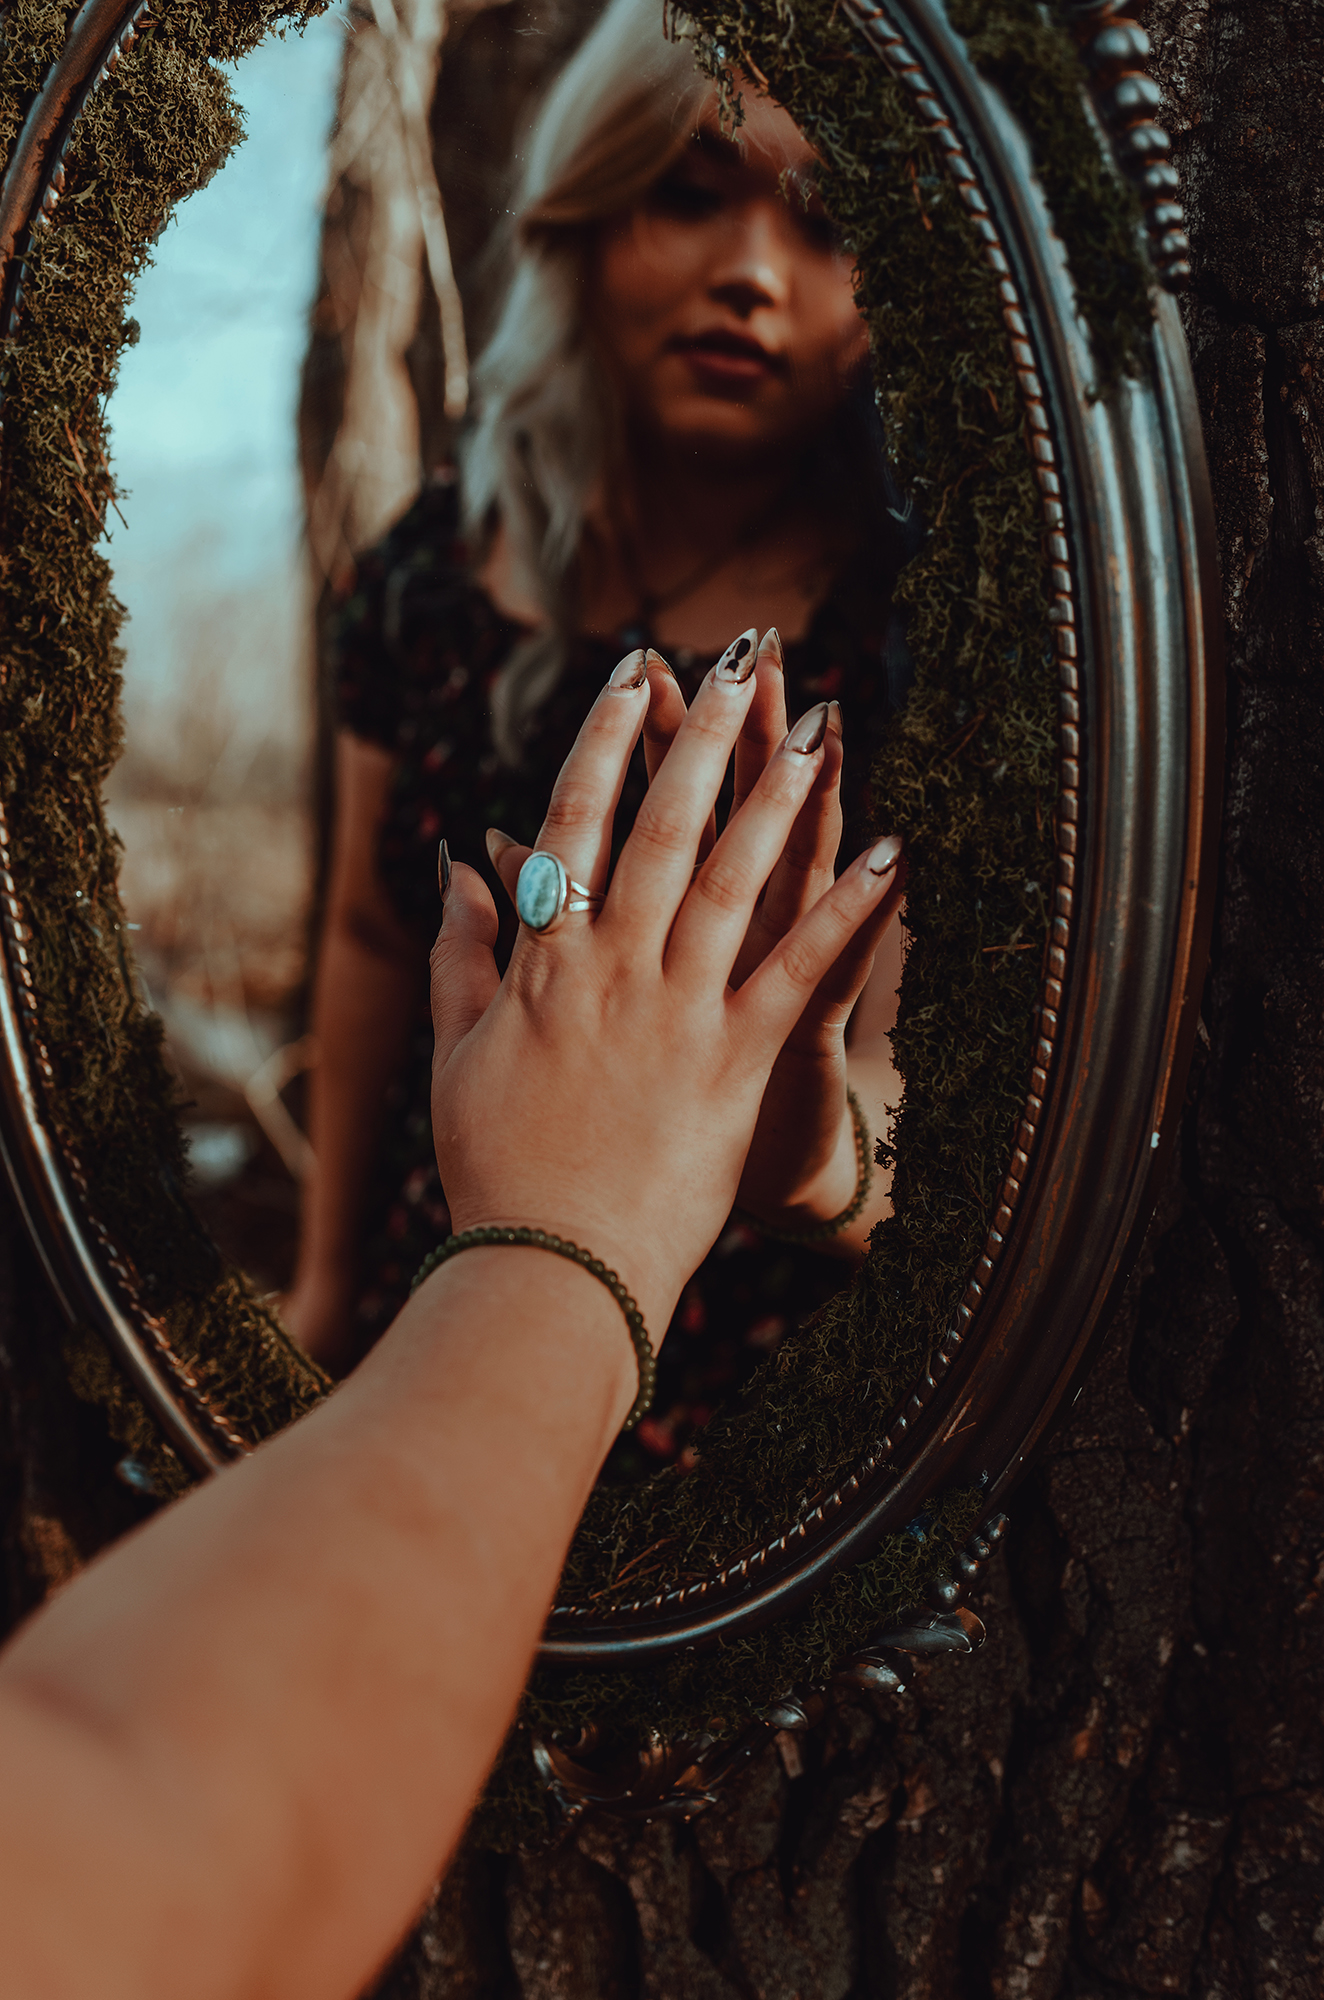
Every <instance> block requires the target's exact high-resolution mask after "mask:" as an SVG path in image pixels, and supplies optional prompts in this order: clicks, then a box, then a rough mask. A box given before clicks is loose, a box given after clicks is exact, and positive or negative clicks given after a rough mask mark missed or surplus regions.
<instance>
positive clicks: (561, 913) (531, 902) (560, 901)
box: [515, 848, 602, 937]
mask: <svg viewBox="0 0 1324 2000" xmlns="http://www.w3.org/2000/svg"><path fill="white" fill-rule="evenodd" d="M601 901H602V898H601V896H595V895H594V894H593V891H592V890H591V889H586V888H585V887H584V885H583V883H582V882H572V881H571V880H570V877H569V876H568V875H567V874H566V871H565V863H564V862H563V861H562V860H561V859H560V857H559V856H558V855H555V854H549V853H548V852H547V850H546V848H538V849H536V850H535V851H534V853H532V854H531V855H530V856H529V858H528V860H527V861H526V862H525V863H524V866H523V867H522V868H521V869H520V871H519V881H518V882H517V883H516V884H515V909H516V911H517V913H518V915H519V920H520V922H521V923H522V924H523V925H525V927H526V928H527V929H528V930H531V931H537V933H538V935H539V936H540V937H545V936H546V935H547V933H548V931H554V930H556V929H557V928H558V926H559V925H561V924H563V923H564V922H565V920H566V918H567V917H574V916H579V915H580V914H581V913H582V912H583V911H585V910H591V909H592V908H593V907H594V905H595V904H597V903H600V902H601Z"/></svg>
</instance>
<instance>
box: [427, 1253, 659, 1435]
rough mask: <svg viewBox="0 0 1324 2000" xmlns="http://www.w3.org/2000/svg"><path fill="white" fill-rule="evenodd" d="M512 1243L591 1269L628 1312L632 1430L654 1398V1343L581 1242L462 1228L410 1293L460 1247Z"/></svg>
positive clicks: (621, 1290) (627, 1425)
mask: <svg viewBox="0 0 1324 2000" xmlns="http://www.w3.org/2000/svg"><path fill="white" fill-rule="evenodd" d="M511 1245H526V1246H527V1247H528V1248H529V1249H531V1250H550V1251H551V1252H552V1253H553V1255H554V1256H557V1257H566V1258H568V1259H569V1260H570V1262H571V1263H572V1264H578V1265H579V1267H580V1269H581V1270H584V1271H587V1272H589V1274H590V1275H591V1276H592V1277H594V1278H596V1279H597V1280H598V1281H599V1283H600V1284H603V1285H605V1286H606V1287H607V1290H608V1291H609V1292H610V1293H611V1295H612V1297H613V1298H614V1299H615V1301H616V1303H617V1305H618V1306H619V1307H620V1309H621V1311H622V1312H623V1313H624V1314H625V1324H626V1325H627V1326H628V1327H629V1329H630V1340H631V1343H632V1345H633V1347H634V1355H635V1360H636V1361H637V1362H638V1364H639V1393H638V1395H637V1396H636V1397H635V1399H634V1401H633V1403H632V1404H631V1405H630V1414H629V1416H628V1417H627V1418H626V1419H625V1422H624V1423H623V1424H622V1426H621V1429H622V1430H627V1431H632V1430H633V1429H634V1427H635V1425H636V1424H637V1423H638V1422H639V1420H640V1418H641V1417H642V1416H643V1414H644V1412H645V1411H646V1410H647V1408H648V1406H649V1404H650V1403H651V1402H652V1400H653V1390H654V1387H655V1384H656V1381H657V1363H656V1361H655V1360H654V1358H653V1345H652V1342H651V1341H650V1340H649V1338H648V1329H647V1327H646V1326H645V1325H644V1316H643V1314H642V1313H641V1312H640V1310H639V1308H638V1306H637V1305H636V1304H635V1302H634V1300H633V1299H632V1298H631V1297H630V1294H629V1293H628V1292H627V1291H626V1289H625V1287H624V1285H623V1284H622V1283H621V1281H620V1279H619V1278H618V1277H617V1275H616V1273H615V1271H613V1270H612V1269H611V1267H610V1266H609V1265H607V1264H604V1263H603V1261H602V1259H601V1258H600V1257H595V1256H594V1255H593V1252H592V1251H591V1250H583V1249H581V1248H580V1246H579V1244H578V1243H567V1242H566V1240H565V1238H564V1237H563V1236H550V1235H549V1234H548V1232H547V1231H546V1230H545V1229H500V1228H483V1229H462V1230H461V1231H460V1233H459V1235H458V1236H448V1237H447V1238H446V1241H445V1242H444V1243H439V1244H438V1245H437V1248H436V1249H435V1250H430V1251H429V1252H428V1254H427V1256H426V1257H425V1258H424V1259H423V1262H422V1263H421V1264H420V1265H419V1267H418V1271H417V1274H416V1276H415V1278H414V1282H413V1284H412V1285H411V1286H410V1287H409V1292H410V1296H411V1298H412V1296H413V1294H414V1293H415V1292H416V1291H417V1290H418V1288H419V1286H420V1285H421V1284H422V1282H423V1280H424V1278H428V1277H431V1275H432V1273H433V1272H434V1271H435V1270H436V1269H437V1268H438V1266H439V1265H441V1264H445V1263H448V1262H449V1261H450V1259H451V1258H452V1257H457V1256H458V1255H459V1253H460V1251H461V1250H490V1249H492V1248H493V1247H500V1248H503V1249H504V1248H506V1247H508V1246H511Z"/></svg>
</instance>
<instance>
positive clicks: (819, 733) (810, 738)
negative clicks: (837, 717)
mask: <svg viewBox="0 0 1324 2000" xmlns="http://www.w3.org/2000/svg"><path fill="white" fill-rule="evenodd" d="M827 719H828V705H827V703H826V702H825V701H820V702H818V703H817V704H816V706H815V707H813V708H811V709H810V710H808V712H807V713H806V714H804V715H802V716H801V717H800V720H799V721H798V722H797V723H796V725H795V728H794V729H793V730H792V731H791V733H790V735H789V736H788V737H787V739H786V748H787V749H788V750H800V751H803V752H804V754H805V755H806V756H808V754H809V752H810V751H811V750H817V748H818V746H819V744H820V743H821V742H822V741H823V732H824V730H825V729H826V728H827Z"/></svg>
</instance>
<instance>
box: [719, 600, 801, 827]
mask: <svg viewBox="0 0 1324 2000" xmlns="http://www.w3.org/2000/svg"><path fill="white" fill-rule="evenodd" d="M754 673H755V679H756V682H757V686H756V688H755V691H754V699H753V701H752V702H751V703H750V708H749V714H748V715H747V716H746V717H745V726H744V728H743V729H742V730H741V732H740V737H739V740H738V742H737V743H736V785H735V796H734V798H733V799H732V801H731V811H732V812H733V813H738V812H739V811H740V808H741V806H743V805H744V803H745V800H746V799H747V798H748V797H749V795H750V793H751V792H752V791H753V789H754V786H755V785H756V784H757V782H758V777H759V773H760V772H761V771H764V770H766V769H767V767H768V765H769V763H770V762H771V761H772V759H773V758H774V757H775V756H776V754H777V751H778V749H779V748H780V746H781V745H782V743H783V742H784V741H785V740H786V730H787V722H786V677H785V671H784V668H783V664H782V642H781V637H780V634H779V633H778V631H777V627H776V626H775V625H773V626H772V627H770V629H769V630H768V631H766V632H765V633H764V634H763V637H762V638H761V639H760V641H759V650H758V656H757V659H756V660H755V664H754Z"/></svg>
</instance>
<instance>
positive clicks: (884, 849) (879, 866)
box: [865, 833, 901, 875]
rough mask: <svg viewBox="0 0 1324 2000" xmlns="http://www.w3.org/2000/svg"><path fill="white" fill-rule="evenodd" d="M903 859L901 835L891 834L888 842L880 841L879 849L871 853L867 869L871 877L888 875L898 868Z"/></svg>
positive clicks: (875, 848)
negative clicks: (898, 863) (897, 865)
mask: <svg viewBox="0 0 1324 2000" xmlns="http://www.w3.org/2000/svg"><path fill="white" fill-rule="evenodd" d="M900 859H901V835H900V834H899V833H889V834H888V836H887V838H886V840H880V841H879V843H878V845H877V847H874V848H871V849H870V851H869V859H868V861H867V862H866V864H865V865H866V867H867V868H868V870H869V873H870V874H871V875H886V874H888V873H890V871H891V870H892V869H893V868H895V867H896V864H897V862H898V861H899V860H900Z"/></svg>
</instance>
